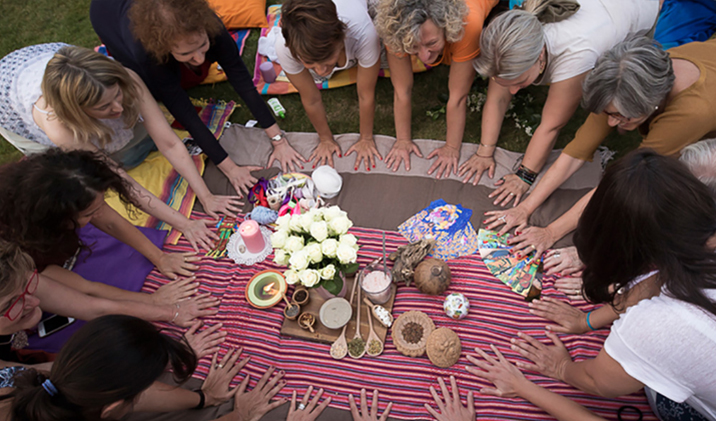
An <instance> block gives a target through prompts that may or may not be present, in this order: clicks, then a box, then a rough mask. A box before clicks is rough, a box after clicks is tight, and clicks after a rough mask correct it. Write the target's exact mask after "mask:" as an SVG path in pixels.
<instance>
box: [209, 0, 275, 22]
mask: <svg viewBox="0 0 716 421" xmlns="http://www.w3.org/2000/svg"><path fill="white" fill-rule="evenodd" d="M209 5H210V6H211V8H212V9H214V11H215V12H216V14H217V15H219V17H221V20H222V21H223V22H224V25H225V26H226V28H228V29H238V28H266V27H267V26H268V22H267V21H266V0H209Z"/></svg>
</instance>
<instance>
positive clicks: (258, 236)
mask: <svg viewBox="0 0 716 421" xmlns="http://www.w3.org/2000/svg"><path fill="white" fill-rule="evenodd" d="M239 234H240V235H241V239H242V240H244V245H245V246H246V250H248V251H249V253H260V252H261V250H263V249H264V247H266V242H265V241H264V236H263V234H262V233H261V229H259V224H258V222H256V221H253V220H247V221H244V222H242V223H241V225H239Z"/></svg>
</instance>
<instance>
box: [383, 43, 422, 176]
mask: <svg viewBox="0 0 716 421" xmlns="http://www.w3.org/2000/svg"><path fill="white" fill-rule="evenodd" d="M387 57H388V67H389V68H390V82H391V83H392V85H393V115H394V116H395V144H393V147H392V148H391V150H390V152H389V153H388V156H387V157H386V158H385V164H386V165H387V166H388V167H389V168H391V169H392V170H393V171H398V168H400V163H401V162H405V170H406V171H410V153H411V152H413V153H415V154H416V155H418V156H419V157H421V158H422V157H423V154H422V153H421V152H420V149H419V148H418V145H416V144H415V142H413V137H412V134H411V130H410V128H411V126H410V125H411V119H412V112H413V109H412V102H411V101H412V97H413V66H412V62H411V58H410V56H409V55H404V56H402V57H398V56H396V55H395V54H391V53H387Z"/></svg>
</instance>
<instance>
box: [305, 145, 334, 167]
mask: <svg viewBox="0 0 716 421" xmlns="http://www.w3.org/2000/svg"><path fill="white" fill-rule="evenodd" d="M333 154H337V155H338V157H339V158H340V157H341V156H342V155H341V147H340V146H338V143H337V142H336V141H335V140H333V138H331V139H328V140H321V141H319V142H318V146H316V149H314V150H313V153H312V154H311V156H309V157H308V160H309V161H313V168H317V167H320V166H321V165H330V166H331V167H335V165H333Z"/></svg>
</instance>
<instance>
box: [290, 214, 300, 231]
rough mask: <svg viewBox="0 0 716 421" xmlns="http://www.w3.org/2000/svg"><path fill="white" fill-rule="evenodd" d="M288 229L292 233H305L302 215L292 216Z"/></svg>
mask: <svg viewBox="0 0 716 421" xmlns="http://www.w3.org/2000/svg"><path fill="white" fill-rule="evenodd" d="M288 227H289V228H290V229H291V231H295V232H303V227H302V226H301V215H292V216H291V219H290V220H289V222H288Z"/></svg>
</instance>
